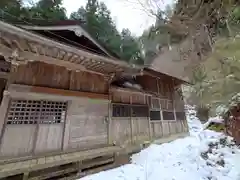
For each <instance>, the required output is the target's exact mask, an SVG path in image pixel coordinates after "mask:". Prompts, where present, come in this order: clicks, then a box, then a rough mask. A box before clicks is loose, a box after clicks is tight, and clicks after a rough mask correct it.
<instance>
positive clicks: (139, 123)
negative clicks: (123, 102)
mask: <svg viewBox="0 0 240 180" xmlns="http://www.w3.org/2000/svg"><path fill="white" fill-rule="evenodd" d="M132 124H133V128H132V132H133V133H132V134H133V135H132V138H133V143H134V144H137V143H138V142H143V141H146V140H149V139H150V132H149V131H150V128H149V120H148V118H142V117H141V118H140V117H139V118H137V117H132Z"/></svg>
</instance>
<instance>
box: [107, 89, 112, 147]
mask: <svg viewBox="0 0 240 180" xmlns="http://www.w3.org/2000/svg"><path fill="white" fill-rule="evenodd" d="M111 129H112V98H111V94H109V103H108V133H107V136H108V144H112V131H111Z"/></svg>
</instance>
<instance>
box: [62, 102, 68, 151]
mask: <svg viewBox="0 0 240 180" xmlns="http://www.w3.org/2000/svg"><path fill="white" fill-rule="evenodd" d="M68 106H69V102H67V107H66V112H65V116H64V122H63V131H62V141H61V143H62V144H61V150H62V151H63V150H64V134H65V131H66V121H67V112H68Z"/></svg>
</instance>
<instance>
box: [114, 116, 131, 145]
mask: <svg viewBox="0 0 240 180" xmlns="http://www.w3.org/2000/svg"><path fill="white" fill-rule="evenodd" d="M110 129H111V140H112V143H114V144H116V145H127V144H131V143H132V132H131V131H132V125H131V119H130V117H126V118H124V117H112V119H111V127H110Z"/></svg>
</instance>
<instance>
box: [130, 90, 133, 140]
mask: <svg viewBox="0 0 240 180" xmlns="http://www.w3.org/2000/svg"><path fill="white" fill-rule="evenodd" d="M130 104H132V96H131V95H130ZM130 130H131V142H132V144H134V139H133V119H132V108H131V110H130Z"/></svg>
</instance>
